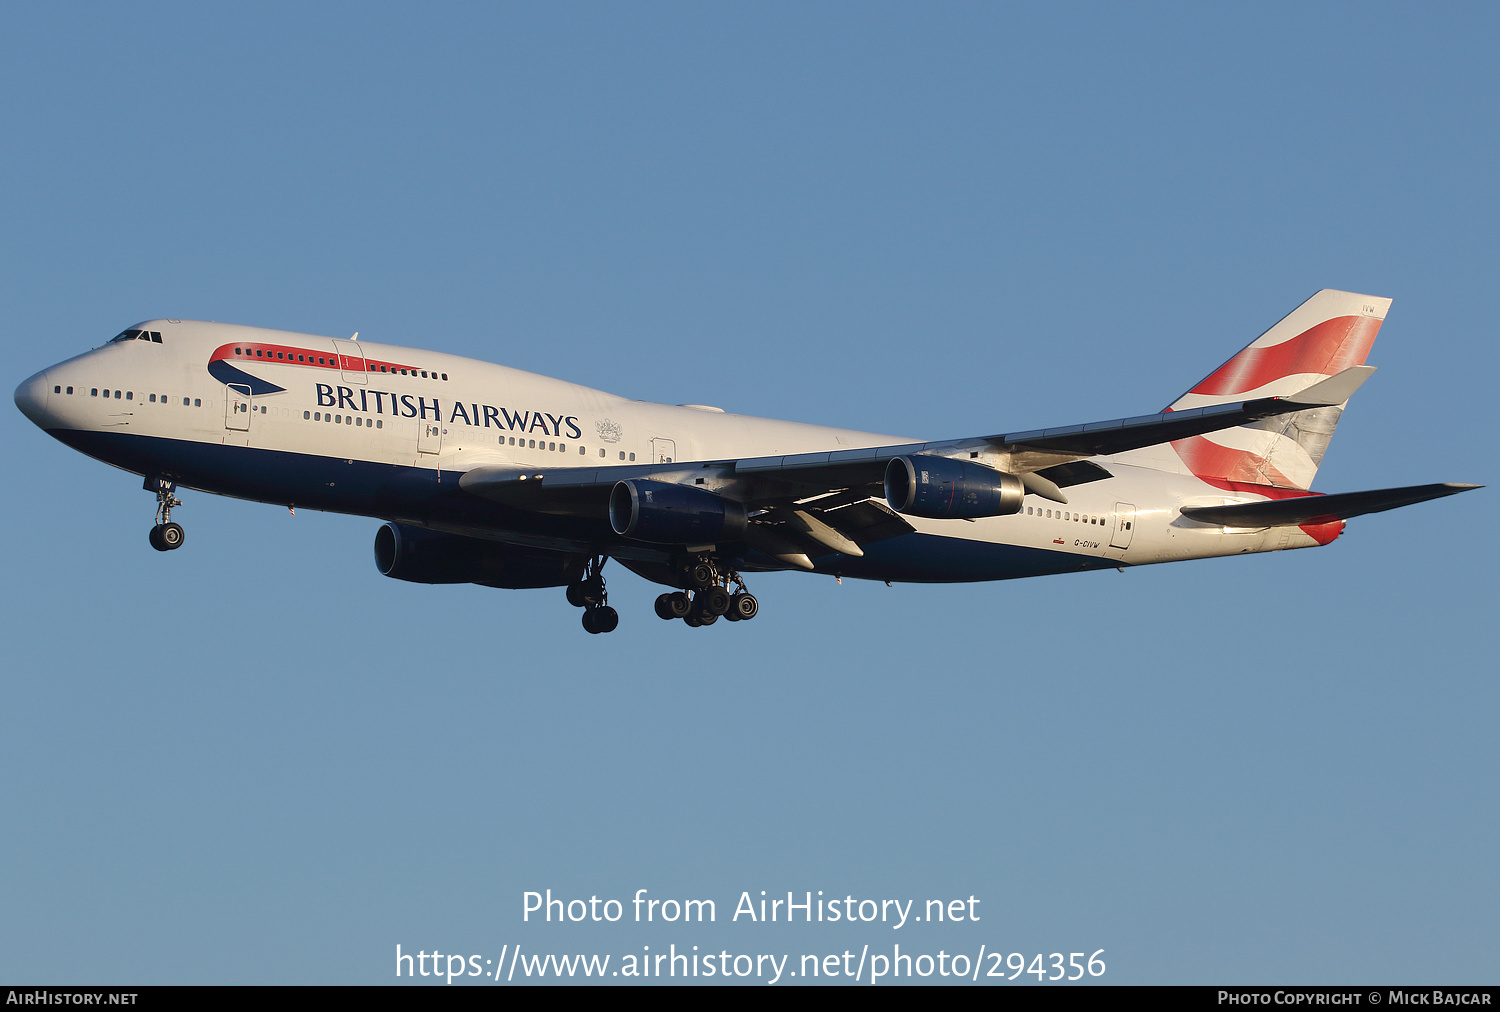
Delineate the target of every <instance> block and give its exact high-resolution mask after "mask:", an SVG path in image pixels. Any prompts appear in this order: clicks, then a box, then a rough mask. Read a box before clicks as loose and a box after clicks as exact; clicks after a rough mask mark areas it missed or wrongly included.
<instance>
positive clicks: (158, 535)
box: [145, 478, 187, 552]
mask: <svg viewBox="0 0 1500 1012" xmlns="http://www.w3.org/2000/svg"><path fill="white" fill-rule="evenodd" d="M145 488H146V491H147V492H155V493H156V526H155V527H153V528H151V537H150V541H151V547H152V548H154V549H156V550H157V551H158V552H170V551H171V550H172V549H174V548H181V547H182V543H183V541H185V540H186V539H187V535H186V534H184V533H183V530H182V525H181V524H174V523H173V522H172V510H173V508H174V507H177V506H181V505H182V500H181V499H179V498H177V497H176V496H175V495H173V494H172V492H173V491H174V490H175V489H176V488H177V486H176V485H174V484H172V483H171V482H170V481H168V480H167V479H165V478H147V479H146V485H145Z"/></svg>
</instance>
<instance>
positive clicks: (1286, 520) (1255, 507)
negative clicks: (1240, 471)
mask: <svg viewBox="0 0 1500 1012" xmlns="http://www.w3.org/2000/svg"><path fill="white" fill-rule="evenodd" d="M1474 488H1483V486H1482V485H1464V484H1461V483H1459V482H1445V483H1442V484H1438V485H1411V486H1408V487H1406V488H1380V489H1374V490H1372V491H1369V492H1339V493H1337V494H1335V495H1308V496H1298V497H1297V498H1295V499H1272V500H1270V501H1266V502H1247V503H1231V504H1230V505H1227V506H1185V507H1183V510H1182V515H1183V516H1185V517H1189V518H1191V519H1193V520H1201V521H1202V522H1204V523H1207V524H1217V525H1218V526H1220V527H1291V526H1298V527H1300V526H1302V525H1304V524H1330V523H1333V522H1334V521H1336V520H1348V519H1349V518H1350V517H1357V516H1362V515H1363V514H1365V513H1379V512H1381V511H1383V510H1393V509H1395V508H1397V507H1398V506H1410V505H1411V504H1412V503H1418V502H1426V501H1427V500H1428V499H1440V498H1442V497H1443V496H1445V495H1456V494H1458V493H1459V492H1467V491H1469V490H1470V489H1474Z"/></svg>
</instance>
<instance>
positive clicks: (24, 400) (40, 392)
mask: <svg viewBox="0 0 1500 1012" xmlns="http://www.w3.org/2000/svg"><path fill="white" fill-rule="evenodd" d="M51 389H52V388H51V387H49V386H48V385H47V373H46V371H45V370H44V371H42V372H39V373H37V374H36V375H35V376H33V377H31V378H30V379H29V380H26V381H24V382H23V383H22V384H21V385H20V386H18V387H16V407H18V408H20V409H21V414H23V415H25V416H26V417H27V418H30V419H31V420H32V421H33V422H35V423H36V424H37V425H40V426H42V427H43V428H45V427H46V423H47V395H48V394H49V393H50V392H51Z"/></svg>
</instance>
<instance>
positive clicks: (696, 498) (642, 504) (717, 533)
mask: <svg viewBox="0 0 1500 1012" xmlns="http://www.w3.org/2000/svg"><path fill="white" fill-rule="evenodd" d="M748 522H749V517H748V514H747V513H746V512H745V505H744V503H738V502H735V501H734V500H733V499H725V498H724V497H723V496H721V495H718V494H716V493H713V492H709V491H708V490H706V489H701V488H695V487H694V486H692V485H674V484H672V483H671V482H665V481H649V480H646V479H643V478H632V479H629V480H627V481H620V482H616V483H615V487H614V489H613V490H611V492H610V494H609V523H610V526H612V527H613V528H614V529H615V533H616V534H623V535H624V536H625V537H627V538H636V539H637V540H640V541H654V542H656V543H657V544H666V545H711V544H714V543H716V542H719V541H735V540H738V539H739V538H741V537H743V536H744V534H745V527H746V525H747V524H748Z"/></svg>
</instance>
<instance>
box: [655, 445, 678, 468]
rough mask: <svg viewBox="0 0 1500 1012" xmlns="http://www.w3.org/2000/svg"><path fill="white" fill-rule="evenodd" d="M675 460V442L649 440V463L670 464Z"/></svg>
mask: <svg viewBox="0 0 1500 1012" xmlns="http://www.w3.org/2000/svg"><path fill="white" fill-rule="evenodd" d="M676 459H677V441H676V440H674V439H653V440H651V462H652V463H653V464H670V463H672V462H673V461H674V460H676Z"/></svg>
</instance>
